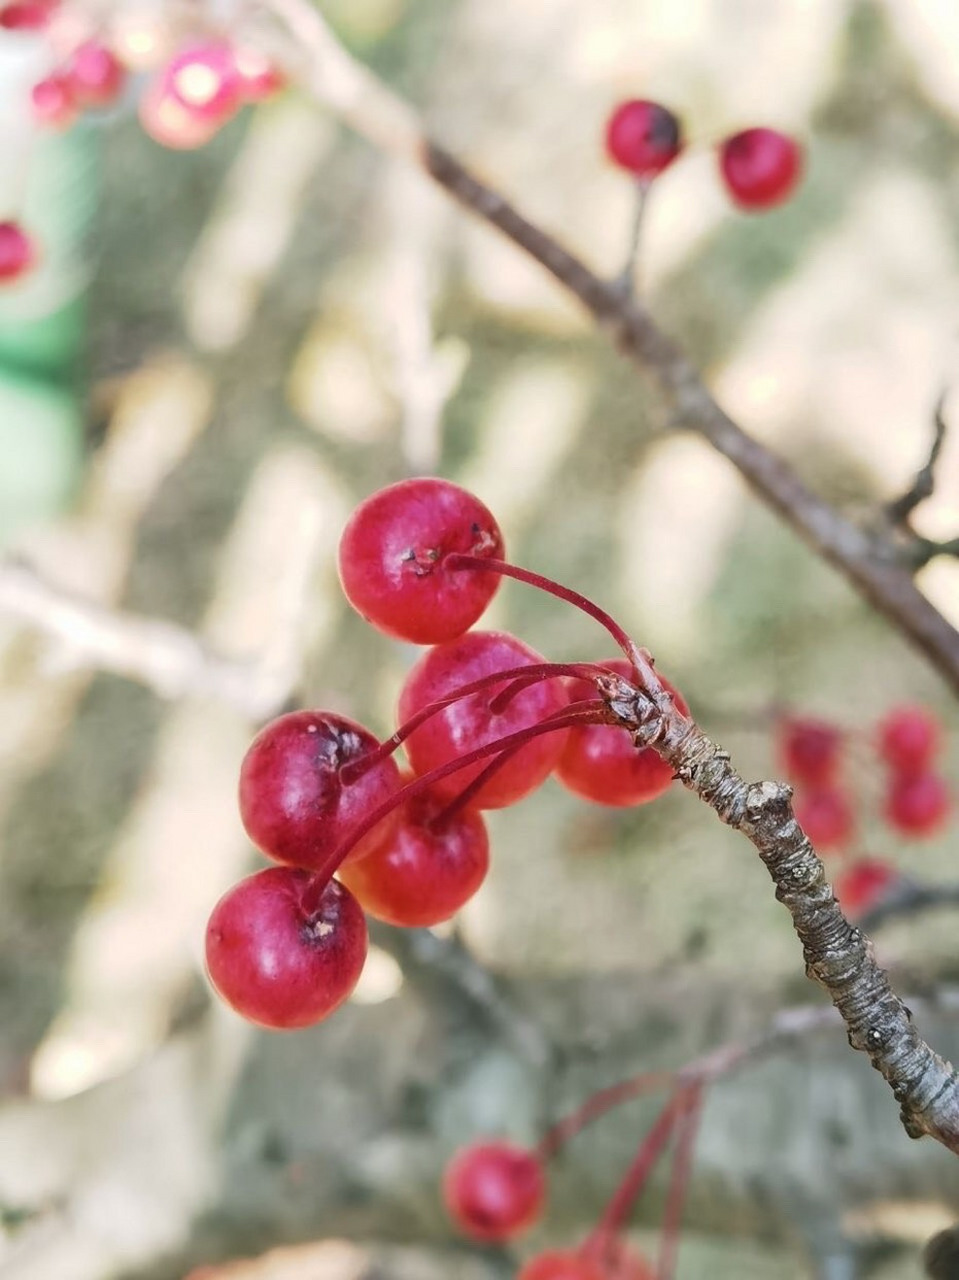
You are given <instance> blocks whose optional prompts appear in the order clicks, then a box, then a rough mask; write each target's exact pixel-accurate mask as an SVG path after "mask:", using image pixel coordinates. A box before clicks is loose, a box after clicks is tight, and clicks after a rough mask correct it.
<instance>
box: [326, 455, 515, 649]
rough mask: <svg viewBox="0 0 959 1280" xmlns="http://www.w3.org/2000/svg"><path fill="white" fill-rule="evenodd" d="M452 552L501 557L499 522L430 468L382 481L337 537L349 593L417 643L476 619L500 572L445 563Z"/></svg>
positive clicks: (378, 621) (448, 636)
mask: <svg viewBox="0 0 959 1280" xmlns="http://www.w3.org/2000/svg"><path fill="white" fill-rule="evenodd" d="M451 552H452V553H457V552H458V553H460V554H467V555H474V556H483V557H484V558H485V557H496V558H500V557H502V555H503V535H502V534H501V533H500V530H499V525H498V524H497V523H496V521H495V520H494V519H493V516H492V515H491V514H490V512H489V511H488V510H487V509H486V507H484V506H483V504H482V502H480V500H479V499H478V498H474V497H473V495H472V494H471V493H467V491H466V490H465V489H461V488H460V487H459V485H455V484H451V483H450V482H449V481H448V480H438V479H434V478H432V477H428V476H426V477H419V478H417V479H413V480H401V481H400V482H399V484H394V485H390V486H389V488H386V489H380V490H379V492H378V493H374V494H373V495H372V496H371V497H369V498H367V499H366V501H365V502H363V503H361V504H360V506H359V507H357V509H356V510H355V511H354V512H353V515H352V516H351V517H350V520H349V522H348V524H347V526H346V528H345V529H344V530H343V537H342V538H341V539H340V555H339V564H340V580H341V581H342V583H343V590H344V592H345V594H346V598H347V599H348V600H349V602H350V604H351V605H352V606H353V608H354V609H356V611H357V612H358V613H360V614H362V616H363V617H364V618H366V619H367V620H368V621H369V622H371V623H372V624H373V626H375V627H378V628H379V629H380V630H381V631H385V632H386V634H387V635H390V636H397V637H398V638H399V639H401V640H410V641H412V642H413V643H414V644H439V643H440V642H441V641H443V640H453V639H455V637H456V636H460V635H462V634H463V632H464V631H466V629H467V628H468V627H471V626H472V625H473V623H474V622H475V621H476V619H477V618H478V617H479V616H480V614H481V613H482V612H483V610H484V609H485V608H486V606H487V604H488V603H489V601H490V599H491V597H492V596H493V593H494V592H495V591H496V589H497V587H498V586H499V584H500V581H501V579H500V576H499V575H498V574H496V573H486V572H483V571H481V570H476V569H452V570H451V569H448V568H447V567H446V563H445V558H446V557H447V556H448V555H449V554H450V553H451Z"/></svg>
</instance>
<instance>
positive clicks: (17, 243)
mask: <svg viewBox="0 0 959 1280" xmlns="http://www.w3.org/2000/svg"><path fill="white" fill-rule="evenodd" d="M35 261H36V248H35V246H34V243H33V240H32V239H31V237H30V236H28V235H27V233H26V232H25V231H24V229H23V227H21V226H20V224H19V222H0V285H2V284H12V283H13V282H14V281H15V280H19V279H20V277H21V276H23V275H26V273H27V272H28V271H29V270H30V268H31V267H32V266H33V264H34V262H35Z"/></svg>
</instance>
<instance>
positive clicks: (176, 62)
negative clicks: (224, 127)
mask: <svg viewBox="0 0 959 1280" xmlns="http://www.w3.org/2000/svg"><path fill="white" fill-rule="evenodd" d="M163 83H164V87H165V88H166V90H167V92H168V93H169V94H170V96H171V97H172V98H173V99H174V100H175V101H177V102H178V103H179V104H180V105H181V106H182V107H185V108H186V110H187V111H188V112H189V113H190V114H191V115H192V116H194V117H195V118H196V119H197V120H202V121H205V122H207V123H214V122H215V123H216V124H223V123H224V122H225V121H226V120H228V119H229V118H230V116H232V115H233V114H234V113H235V112H236V111H237V110H238V108H239V107H240V105H241V103H242V100H243V85H242V79H241V76H240V74H239V72H238V71H237V69H236V63H235V61H234V58H233V50H232V48H231V47H230V45H229V44H227V43H226V42H225V41H221V40H210V41H207V42H205V43H202V44H195V45H190V46H189V47H187V48H185V49H181V50H180V52H179V53H177V54H176V55H175V56H174V57H173V58H171V59H170V62H169V63H168V64H167V67H166V70H165V72H164V74H163Z"/></svg>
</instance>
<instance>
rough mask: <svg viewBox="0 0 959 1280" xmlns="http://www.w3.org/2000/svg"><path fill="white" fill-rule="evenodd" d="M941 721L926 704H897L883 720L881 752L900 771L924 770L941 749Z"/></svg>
mask: <svg viewBox="0 0 959 1280" xmlns="http://www.w3.org/2000/svg"><path fill="white" fill-rule="evenodd" d="M939 738H940V731H939V721H938V720H937V719H936V717H935V716H934V715H933V714H932V713H931V712H929V711H927V710H926V709H925V708H924V707H914V706H904V707H895V708H893V710H892V711H890V712H889V714H888V715H887V716H886V717H885V718H884V719H883V720H882V721H881V722H880V725H879V754H880V755H881V756H882V758H883V759H884V760H885V761H886V763H887V764H889V765H891V766H892V768H893V769H896V770H898V772H900V773H922V772H924V771H925V770H926V769H927V768H928V767H929V765H930V764H931V763H932V760H933V757H934V756H935V754H936V752H937V751H938V750H939Z"/></svg>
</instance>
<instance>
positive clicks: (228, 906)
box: [206, 867, 367, 1030]
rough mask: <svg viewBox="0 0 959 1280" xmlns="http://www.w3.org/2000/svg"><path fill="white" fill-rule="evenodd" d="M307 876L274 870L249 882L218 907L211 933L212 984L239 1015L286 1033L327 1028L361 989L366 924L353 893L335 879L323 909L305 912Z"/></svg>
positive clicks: (326, 892)
mask: <svg viewBox="0 0 959 1280" xmlns="http://www.w3.org/2000/svg"><path fill="white" fill-rule="evenodd" d="M312 884H313V877H312V876H311V875H310V874H309V873H308V872H306V871H297V870H294V869H292V868H290V867H270V868H268V869H267V870H266V871H260V872H257V874H256V875H253V876H248V877H247V879H246V880H241V881H240V883H239V884H237V885H234V887H233V888H232V889H230V890H229V891H228V892H227V893H225V894H224V895H223V897H222V898H221V899H220V901H219V902H218V903H217V905H216V906H215V907H214V908H213V914H212V915H211V916H210V922H209V924H208V925H207V930H206V963H207V971H208V973H209V975H210V981H211V982H212V983H213V985H214V987H215V988H216V990H217V991H218V993H219V994H220V996H222V998H223V999H224V1000H225V1001H226V1003H227V1004H229V1005H231V1006H232V1008H234V1009H235V1010H236V1011H237V1013H240V1014H242V1015H243V1017H244V1018H248V1019H249V1020H250V1021H251V1022H257V1023H259V1024H260V1025H261V1026H264V1027H274V1028H277V1029H278V1030H284V1029H288V1028H293V1027H307V1026H310V1025H311V1024H312V1023H314V1022H319V1021H320V1019H321V1018H325V1017H326V1016H327V1014H330V1013H332V1012H333V1010H334V1009H335V1008H336V1007H337V1005H340V1004H342V1003H343V1001H344V1000H345V999H346V998H347V996H349V994H350V992H351V991H352V990H353V988H354V987H355V986H356V983H357V980H358V978H359V976H360V973H361V971H362V969H363V962H364V960H365V959H366V945H367V943H366V921H365V920H364V919H363V912H362V911H361V910H360V907H359V905H358V904H357V902H356V899H355V898H354V897H353V896H352V894H351V893H350V892H349V890H347V889H344V888H343V886H342V885H340V884H338V883H337V882H336V881H335V880H331V881H330V882H329V884H328V885H327V886H326V888H325V889H324V890H323V895H322V897H321V899H320V903H319V907H318V909H316V910H310V909H308V908H307V907H306V906H305V900H304V895H305V894H306V891H307V889H308V887H309V886H311V885H312Z"/></svg>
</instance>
